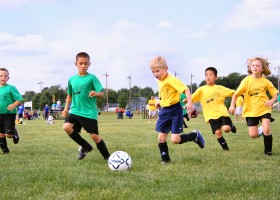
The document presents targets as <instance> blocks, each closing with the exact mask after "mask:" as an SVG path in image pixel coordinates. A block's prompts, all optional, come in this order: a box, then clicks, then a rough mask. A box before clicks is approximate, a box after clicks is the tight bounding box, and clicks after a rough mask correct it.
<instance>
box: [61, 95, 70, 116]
mask: <svg viewBox="0 0 280 200" xmlns="http://www.w3.org/2000/svg"><path fill="white" fill-rule="evenodd" d="M71 101H72V96H71V95H69V94H68V95H67V97H66V102H65V107H64V110H63V111H62V113H61V115H62V117H66V116H67V115H68V111H69V109H68V108H69V106H70V103H71Z"/></svg>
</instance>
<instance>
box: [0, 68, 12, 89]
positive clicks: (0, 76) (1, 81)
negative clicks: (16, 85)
mask: <svg viewBox="0 0 280 200" xmlns="http://www.w3.org/2000/svg"><path fill="white" fill-rule="evenodd" d="M9 78H10V77H9V73H8V72H6V71H0V85H1V86H3V85H6V84H7V82H8V80H9Z"/></svg>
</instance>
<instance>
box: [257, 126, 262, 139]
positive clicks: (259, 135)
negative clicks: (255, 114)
mask: <svg viewBox="0 0 280 200" xmlns="http://www.w3.org/2000/svg"><path fill="white" fill-rule="evenodd" d="M258 132H259V133H258V137H261V136H262V135H263V128H262V126H260V127H259V128H258Z"/></svg>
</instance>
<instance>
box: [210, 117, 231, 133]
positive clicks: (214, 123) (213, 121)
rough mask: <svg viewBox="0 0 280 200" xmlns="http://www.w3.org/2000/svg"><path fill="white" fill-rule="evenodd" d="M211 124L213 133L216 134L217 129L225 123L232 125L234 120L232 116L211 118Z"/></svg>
mask: <svg viewBox="0 0 280 200" xmlns="http://www.w3.org/2000/svg"><path fill="white" fill-rule="evenodd" d="M209 123H210V126H211V128H212V133H213V134H215V132H216V130H219V129H221V128H222V126H224V125H229V126H231V125H232V121H231V118H230V117H220V118H219V119H210V120H209Z"/></svg>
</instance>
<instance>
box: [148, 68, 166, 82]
mask: <svg viewBox="0 0 280 200" xmlns="http://www.w3.org/2000/svg"><path fill="white" fill-rule="evenodd" d="M167 69H168V68H159V67H158V68H153V69H151V70H152V73H153V75H154V77H155V78H157V79H158V80H160V81H162V80H163V79H165V77H166V76H167Z"/></svg>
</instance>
